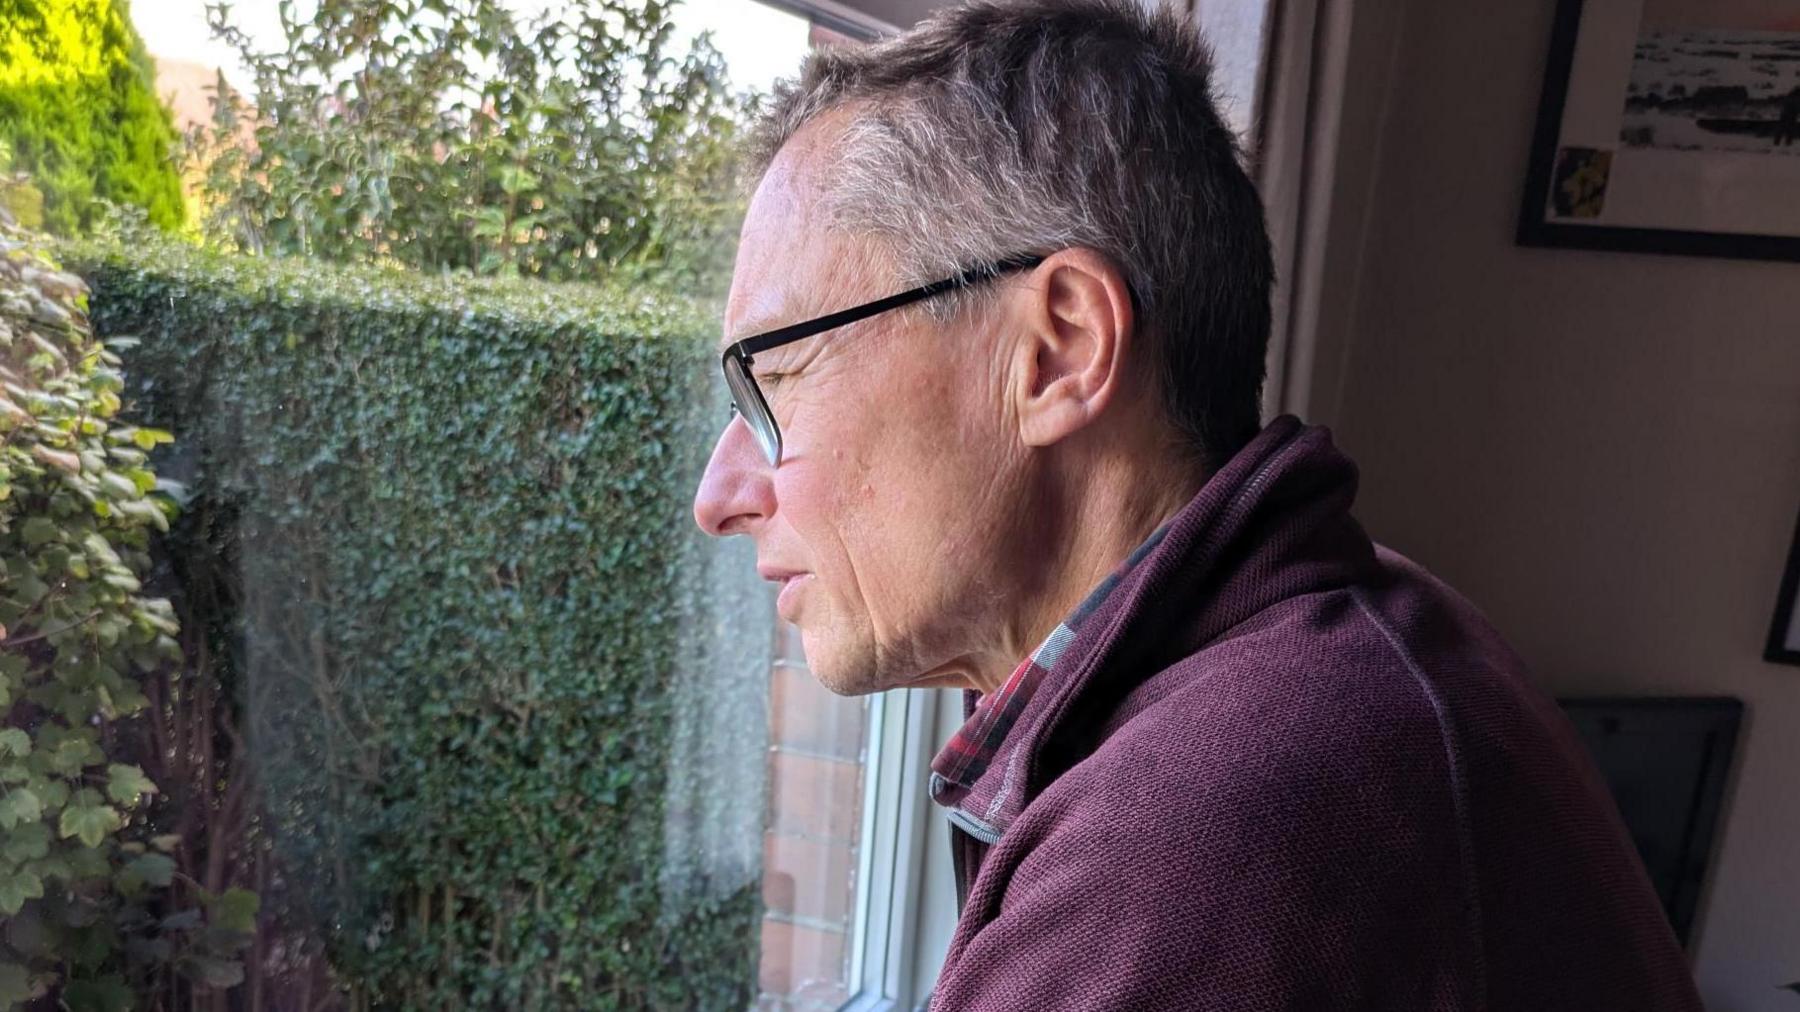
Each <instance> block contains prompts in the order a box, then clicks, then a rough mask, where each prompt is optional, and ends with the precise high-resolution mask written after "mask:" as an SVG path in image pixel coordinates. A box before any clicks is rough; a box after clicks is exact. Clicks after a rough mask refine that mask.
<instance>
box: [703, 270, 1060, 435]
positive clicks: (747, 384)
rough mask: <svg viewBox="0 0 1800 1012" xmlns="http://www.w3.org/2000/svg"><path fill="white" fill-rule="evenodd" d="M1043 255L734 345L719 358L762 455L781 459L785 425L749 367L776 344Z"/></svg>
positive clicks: (961, 285)
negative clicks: (775, 412)
mask: <svg viewBox="0 0 1800 1012" xmlns="http://www.w3.org/2000/svg"><path fill="white" fill-rule="evenodd" d="M1043 262H1044V258H1043V257H1041V256H1037V255H1035V254H1023V255H1020V256H1014V257H1008V258H1006V259H1004V260H1000V261H997V262H995V263H992V264H988V265H985V266H982V267H974V268H970V269H969V270H966V271H963V272H962V273H961V274H958V275H956V276H954V277H948V278H945V279H943V280H942V281H933V282H932V283H931V284H928V285H920V286H919V287H917V288H914V289H912V290H910V291H905V292H901V293H900V294H898V295H890V296H888V297H886V298H884V299H876V300H875V301H874V302H865V303H863V304H862V305H860V306H852V307H850V308H849V309H840V310H838V311H837V312H835V313H827V314H826V315H824V316H820V317H817V318H815V319H811V320H807V321H805V322H802V323H794V324H790V325H788V326H786V327H777V328H776V329H774V330H769V331H764V332H763V333H761V334H752V335H750V336H749V337H746V338H744V339H742V340H740V341H737V342H735V343H733V344H732V345H731V346H730V347H728V348H726V349H725V353H724V354H723V355H721V356H720V357H719V364H720V366H721V367H722V368H723V369H724V370H725V386H726V387H727V388H729V389H730V390H731V408H732V410H733V411H735V412H737V413H738V414H740V415H743V416H744V421H745V423H746V424H748V425H749V426H750V432H751V434H753V435H754V436H756V442H757V445H759V446H761V447H762V451H763V456H765V457H767V458H768V459H769V466H770V467H775V466H777V465H779V464H780V463H781V428H780V427H779V426H777V425H776V424H775V415H774V414H773V413H772V412H770V411H769V402H768V401H767V400H764V399H763V395H762V390H761V389H760V388H759V387H758V386H757V385H756V378H755V377H754V376H753V375H752V374H751V372H750V366H751V365H752V364H753V363H754V362H755V361H756V359H755V356H756V355H757V354H758V353H760V352H765V351H768V350H769V349H771V348H779V347H781V346H782V345H784V344H792V343H793V342H795V341H798V340H800V339H801V338H803V337H812V336H813V335H814V334H819V333H822V332H824V331H827V330H830V329H832V328H833V327H842V326H844V325H845V324H847V323H855V322H856V321H858V320H866V319H868V318H869V317H871V316H874V315H875V314H876V313H885V312H887V311H888V310H890V309H898V308H899V307H901V306H904V305H907V304H909V303H913V302H918V301H920V300H921V299H929V298H931V297H932V296H934V295H942V294H943V293H945V292H949V291H955V290H956V289H958V288H967V287H968V286H970V285H973V284H978V283H980V282H983V281H987V280H990V279H992V278H996V277H999V276H1000V275H1002V274H1005V273H1007V272H1009V271H1018V270H1024V269H1026V268H1028V267H1036V266H1037V265H1038V264H1040V263H1043Z"/></svg>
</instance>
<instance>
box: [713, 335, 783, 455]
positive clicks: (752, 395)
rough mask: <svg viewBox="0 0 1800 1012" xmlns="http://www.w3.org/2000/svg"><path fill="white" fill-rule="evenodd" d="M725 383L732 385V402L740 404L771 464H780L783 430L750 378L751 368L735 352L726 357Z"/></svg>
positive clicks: (739, 407)
mask: <svg viewBox="0 0 1800 1012" xmlns="http://www.w3.org/2000/svg"><path fill="white" fill-rule="evenodd" d="M725 385H726V386H727V387H730V388H731V400H732V403H734V404H736V405H737V409H738V414H740V415H743V416H744V422H745V423H746V424H747V425H749V426H750V431H751V433H753V434H754V435H755V436H756V442H757V445H758V446H761V447H762V451H763V456H765V457H767V458H768V459H769V466H771V467H773V466H775V465H776V464H779V463H780V462H781V434H780V433H779V432H778V431H776V429H775V417H774V416H773V415H771V414H769V405H768V404H766V403H764V401H763V399H762V393H761V392H759V391H758V390H757V389H756V383H755V382H753V381H752V380H751V379H750V372H749V370H748V369H747V368H746V367H745V366H744V360H743V359H741V358H737V357H735V356H733V357H729V358H727V359H725Z"/></svg>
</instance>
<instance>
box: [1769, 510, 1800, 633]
mask: <svg viewBox="0 0 1800 1012" xmlns="http://www.w3.org/2000/svg"><path fill="white" fill-rule="evenodd" d="M1796 612H1800V519H1796V520H1795V521H1794V540H1793V544H1792V546H1791V547H1789V548H1788V557H1787V567H1786V568H1785V569H1783V570H1782V574H1781V589H1780V590H1778V591H1776V593H1775V617H1774V618H1772V619H1770V620H1769V642H1768V645H1767V646H1766V647H1765V648H1764V649H1763V660H1765V661H1771V662H1773V663H1776V664H1800V650H1791V649H1789V648H1788V645H1787V634H1788V630H1789V629H1791V628H1793V626H1794V623H1795V622H1800V614H1796Z"/></svg>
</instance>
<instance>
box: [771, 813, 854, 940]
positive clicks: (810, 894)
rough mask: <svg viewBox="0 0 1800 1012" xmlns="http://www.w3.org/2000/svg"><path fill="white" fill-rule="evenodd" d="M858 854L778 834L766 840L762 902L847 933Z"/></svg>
mask: <svg viewBox="0 0 1800 1012" xmlns="http://www.w3.org/2000/svg"><path fill="white" fill-rule="evenodd" d="M855 876H856V850H855V848H853V847H852V846H851V845H849V844H847V843H821V842H820V841H817V840H806V839H802V838H800V837H797V836H782V835H780V834H777V833H766V834H764V835H763V903H764V904H766V905H767V906H768V908H769V909H770V910H771V911H774V912H777V913H783V914H792V915H795V916H798V917H803V918H807V919H809V920H813V921H828V922H830V923H832V924H839V925H843V926H845V927H846V928H848V926H849V923H850V912H851V910H852V909H853V907H854V905H855V902H854V901H855V897H856V889H855V886H856V882H855Z"/></svg>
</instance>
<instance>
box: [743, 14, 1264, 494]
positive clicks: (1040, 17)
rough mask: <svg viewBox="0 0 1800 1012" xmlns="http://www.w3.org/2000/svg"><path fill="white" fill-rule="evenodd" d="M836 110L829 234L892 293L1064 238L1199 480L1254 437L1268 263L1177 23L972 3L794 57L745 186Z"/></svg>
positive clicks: (1191, 40) (828, 176)
mask: <svg viewBox="0 0 1800 1012" xmlns="http://www.w3.org/2000/svg"><path fill="white" fill-rule="evenodd" d="M833 110H842V113H843V118H844V128H843V133H842V135H841V137H839V138H838V141H837V144H836V145H835V150H834V151H833V152H832V156H831V157H832V162H831V165H830V168H829V170H828V171H827V172H824V173H822V178H823V179H824V181H825V196H824V199H825V200H826V201H827V212H828V214H829V216H830V220H831V221H832V223H833V226H834V227H836V228H839V229H841V230H843V231H846V232H849V233H851V234H860V235H868V236H871V237H874V238H875V239H876V240H877V241H879V242H881V243H882V244H884V246H885V247H886V248H887V249H888V250H889V251H890V252H891V253H892V254H893V256H894V257H895V258H896V260H897V261H898V262H899V264H900V266H901V269H902V270H903V271H904V272H905V273H906V274H908V275H909V277H908V278H906V279H903V280H906V281H908V282H910V283H912V284H919V283H924V282H926V281H930V280H935V279H936V278H937V277H942V276H944V275H946V274H947V273H953V272H955V271H958V270H962V269H965V268H968V267H974V266H979V265H982V264H992V263H994V262H995V261H997V260H1000V259H1002V258H1004V257H1006V256H1009V255H1011V254H1014V253H1019V252H1035V253H1048V252H1052V251H1054V250H1057V249H1061V248H1065V247H1070V246H1082V247H1088V248H1091V249H1095V250H1098V251H1100V252H1102V253H1104V254H1106V255H1107V256H1108V257H1110V258H1111V259H1112V260H1113V261H1114V262H1115V263H1117V264H1118V265H1119V267H1120V270H1121V271H1122V273H1123V274H1124V275H1125V278H1126V281H1127V283H1128V284H1129V286H1130V288H1131V292H1132V297H1133V299H1134V302H1135V307H1136V312H1137V319H1138V323H1139V330H1140V333H1141V334H1142V335H1143V337H1144V338H1145V339H1146V340H1145V343H1146V344H1147V345H1148V346H1149V347H1150V348H1151V350H1152V355H1153V358H1154V368H1153V374H1154V376H1155V380H1156V382H1157V384H1158V385H1159V387H1160V389H1161V392H1162V394H1163V399H1164V402H1165V405H1166V406H1167V408H1168V414H1169V416H1170V419H1171V421H1172V422H1173V423H1174V425H1175V427H1176V429H1177V430H1178V431H1179V432H1180V433H1181V434H1182V435H1183V436H1184V437H1185V439H1186V441H1187V442H1189V443H1190V444H1191V448H1192V449H1194V450H1195V451H1197V452H1198V454H1199V456H1200V459H1202V460H1203V461H1204V462H1206V463H1207V464H1208V465H1209V466H1213V467H1216V466H1218V465H1220V464H1222V463H1223V461H1224V460H1225V459H1226V458H1228V457H1229V456H1230V455H1231V454H1232V453H1234V452H1235V451H1236V450H1237V449H1238V448H1239V447H1240V446H1242V445H1243V444H1244V443H1245V442H1247V441H1248V440H1249V438H1250V437H1251V436H1252V435H1254V434H1255V432H1256V431H1257V429H1258V428H1259V427H1260V424H1261V423H1260V397H1261V388H1262V381H1263V356H1264V350H1265V348H1266V346H1267V343H1268V334H1269V293H1270V288H1271V286H1272V284H1273V275H1274V266H1273V263H1272V258H1271V255H1270V251H1269V239H1268V233H1267V230H1266V227H1265V225H1264V221H1263V210H1262V203H1261V201H1260V199H1259V198H1258V196H1257V194H1256V190H1255V187H1254V185H1253V184H1252V183H1251V181H1250V179H1249V177H1248V175H1247V174H1246V172H1245V169H1244V156H1243V153H1242V151H1241V150H1240V147H1239V144H1238V141H1237V138H1236V136H1235V135H1234V134H1233V133H1232V131H1231V129H1230V128H1229V127H1228V126H1227V125H1226V123H1225V120H1224V118H1223V117H1222V116H1221V115H1220V112H1219V108H1218V103H1217V99H1216V97H1215V95H1214V94H1213V91H1212V60H1211V54H1210V52H1209V50H1208V49H1207V46H1206V44H1205V42H1204V40H1203V39H1202V38H1201V36H1200V33H1199V30H1198V29H1197V28H1196V27H1195V26H1194V25H1193V24H1192V23H1191V22H1189V20H1188V19H1187V18H1186V16H1185V15H1183V14H1181V13H1179V12H1176V11H1174V10H1172V9H1170V8H1168V7H1166V6H1165V7H1163V8H1161V9H1160V10H1158V11H1155V12H1148V11H1145V10H1143V9H1142V8H1140V7H1139V6H1138V5H1137V4H1136V3H1135V2H1134V0H972V2H965V3H961V4H958V5H956V6H952V7H950V8H947V9H945V10H942V11H939V12H938V13H937V14H935V15H933V16H932V17H930V18H928V19H927V20H925V21H924V22H922V23H921V24H920V25H919V26H918V27H916V28H914V29H913V30H911V31H909V32H906V33H905V34H902V35H898V36H895V37H893V38H891V39H886V40H883V41H880V42H877V43H873V44H870V45H867V46H839V47H833V48H828V49H820V50H817V51H815V52H813V53H812V54H811V55H809V56H808V57H807V59H806V62H805V63H804V65H803V66H802V69H801V72H800V75H799V77H798V79H796V80H791V81H786V82H783V83H782V84H780V85H778V86H777V88H776V90H775V93H774V95H773V96H772V98H771V100H770V101H769V102H768V104H767V105H766V106H765V107H764V109H763V112H762V113H761V114H760V118H759V121H758V123H757V124H756V125H755V128H754V129H753V130H752V133H751V137H752V141H751V152H750V158H749V166H750V170H751V173H750V181H751V182H752V184H753V185H754V182H755V181H757V180H759V179H760V177H761V176H762V175H763V174H764V173H765V172H766V171H767V169H768V167H769V164H770V162H771V161H773V159H774V157H775V154H776V152H778V151H779V150H780V148H781V147H782V145H783V144H785V143H786V142H787V141H788V140H789V139H790V138H791V137H793V135H794V134H795V133H796V132H797V131H799V130H800V129H801V128H802V127H804V126H805V125H806V124H807V123H809V122H810V121H812V120H813V119H815V118H816V117H818V116H820V115H822V114H824V113H827V112H830V111H833Z"/></svg>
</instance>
